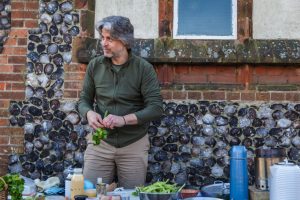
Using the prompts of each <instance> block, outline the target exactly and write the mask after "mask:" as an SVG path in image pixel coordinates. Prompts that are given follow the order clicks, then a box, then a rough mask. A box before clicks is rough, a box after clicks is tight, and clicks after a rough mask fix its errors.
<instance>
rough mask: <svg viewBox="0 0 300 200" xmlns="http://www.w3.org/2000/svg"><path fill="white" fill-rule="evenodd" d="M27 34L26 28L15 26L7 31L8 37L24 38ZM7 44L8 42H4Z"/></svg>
mask: <svg viewBox="0 0 300 200" xmlns="http://www.w3.org/2000/svg"><path fill="white" fill-rule="evenodd" d="M27 34H28V30H27V29H17V28H12V29H11V31H10V33H9V36H10V37H21V38H24V37H27ZM16 44H17V40H16V41H15V45H16ZM6 45H8V44H6Z"/></svg>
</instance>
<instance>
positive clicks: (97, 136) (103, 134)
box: [93, 111, 108, 145]
mask: <svg viewBox="0 0 300 200" xmlns="http://www.w3.org/2000/svg"><path fill="white" fill-rule="evenodd" d="M107 115H108V111H105V114H104V118H105V117H107ZM106 138H107V130H106V129H104V128H97V129H96V131H95V133H93V142H94V145H99V144H100V142H101V140H103V139H106Z"/></svg>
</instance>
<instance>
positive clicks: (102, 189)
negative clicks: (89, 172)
mask: <svg viewBox="0 0 300 200" xmlns="http://www.w3.org/2000/svg"><path fill="white" fill-rule="evenodd" d="M96 193H97V199H100V198H101V196H102V195H106V184H105V183H103V182H102V178H97V185H96Z"/></svg>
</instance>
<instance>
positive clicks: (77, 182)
mask: <svg viewBox="0 0 300 200" xmlns="http://www.w3.org/2000/svg"><path fill="white" fill-rule="evenodd" d="M77 195H84V177H83V174H82V169H81V168H75V169H74V175H73V176H72V179H71V199H72V200H74V199H75V196H77Z"/></svg>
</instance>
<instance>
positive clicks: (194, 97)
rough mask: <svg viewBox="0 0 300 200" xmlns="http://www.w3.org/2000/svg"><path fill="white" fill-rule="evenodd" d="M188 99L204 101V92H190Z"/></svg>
mask: <svg viewBox="0 0 300 200" xmlns="http://www.w3.org/2000/svg"><path fill="white" fill-rule="evenodd" d="M188 99H191V100H202V99H203V98H202V92H200V91H189V92H188Z"/></svg>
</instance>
